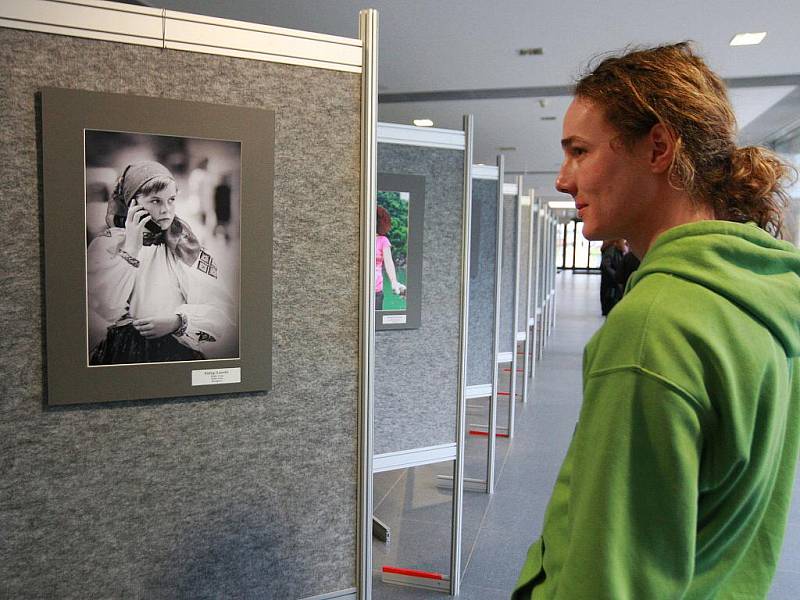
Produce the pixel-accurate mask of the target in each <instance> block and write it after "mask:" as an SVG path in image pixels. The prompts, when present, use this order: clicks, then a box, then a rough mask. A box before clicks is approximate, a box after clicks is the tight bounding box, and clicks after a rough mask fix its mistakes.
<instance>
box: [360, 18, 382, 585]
mask: <svg viewBox="0 0 800 600" xmlns="http://www.w3.org/2000/svg"><path fill="white" fill-rule="evenodd" d="M359 37H360V38H361V41H362V44H363V45H362V48H363V71H362V73H361V232H360V235H361V277H360V279H361V281H360V284H361V289H360V293H361V302H360V305H361V306H360V311H359V409H360V410H359V416H358V458H359V476H358V534H357V544H356V548H357V555H358V560H357V583H358V598H359V600H370V599H371V598H372V452H373V448H374V434H375V427H374V412H375V411H374V407H375V387H374V386H375V294H374V292H373V290H374V289H375V269H374V268H373V265H374V264H375V221H376V211H377V195H378V131H377V129H378V13H377V11H375V10H374V9H368V10H362V11H361V12H360V13H359Z"/></svg>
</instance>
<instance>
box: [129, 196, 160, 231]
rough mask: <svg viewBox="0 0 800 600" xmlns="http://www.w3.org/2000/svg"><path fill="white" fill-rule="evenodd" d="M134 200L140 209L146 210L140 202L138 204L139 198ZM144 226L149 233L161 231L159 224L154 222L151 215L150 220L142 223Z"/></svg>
mask: <svg viewBox="0 0 800 600" xmlns="http://www.w3.org/2000/svg"><path fill="white" fill-rule="evenodd" d="M134 202H135V203H136V206H138V207H139V208H141V209H142V210H147V209H146V208H144V207H143V206H142V205H141V204H139V200H138V199H136V200H134ZM144 227H145V229H147V231H149V232H150V233H161V226H159V224H158V223H156V222H155V221H154V220H153V218H152V216H151V218H150V220H149V221H148V222H147V223H145V224H144Z"/></svg>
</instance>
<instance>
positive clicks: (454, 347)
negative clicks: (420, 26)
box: [374, 143, 464, 454]
mask: <svg viewBox="0 0 800 600" xmlns="http://www.w3.org/2000/svg"><path fill="white" fill-rule="evenodd" d="M378 171H379V172H380V173H396V174H409V175H419V176H422V177H424V178H425V225H424V234H423V248H424V253H425V254H424V256H423V261H422V314H421V323H420V327H419V328H418V329H409V330H394V331H377V332H376V333H375V420H374V423H375V449H374V453H375V454H385V453H389V452H398V451H401V450H410V449H413V448H424V447H429V446H435V445H439V444H448V443H453V442H455V436H456V431H455V422H456V400H457V394H458V372H459V357H458V348H459V312H460V286H461V244H462V232H461V228H462V212H463V190H464V151H463V150H453V149H447V148H433V147H423V146H411V145H403V144H389V143H379V144H378Z"/></svg>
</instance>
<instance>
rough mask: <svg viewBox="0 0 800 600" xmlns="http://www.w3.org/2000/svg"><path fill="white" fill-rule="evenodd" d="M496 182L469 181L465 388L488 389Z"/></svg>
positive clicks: (496, 226) (494, 251)
mask: <svg viewBox="0 0 800 600" xmlns="http://www.w3.org/2000/svg"><path fill="white" fill-rule="evenodd" d="M498 185H499V182H498V181H497V180H491V179H473V180H472V228H471V229H472V236H471V243H470V282H469V323H468V330H467V336H468V340H469V341H468V344H467V385H468V386H474V385H491V383H492V376H493V365H494V349H493V346H494V320H495V296H496V293H495V292H496V290H495V280H496V277H495V276H496V272H497V236H498V233H499V232H498V223H497V212H498V211H497V195H498Z"/></svg>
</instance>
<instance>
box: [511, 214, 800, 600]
mask: <svg viewBox="0 0 800 600" xmlns="http://www.w3.org/2000/svg"><path fill="white" fill-rule="evenodd" d="M799 447H800V251H798V249H797V248H795V247H794V246H792V245H791V244H789V243H787V242H781V241H778V240H775V239H773V238H772V237H771V236H769V235H768V234H767V233H765V232H764V231H762V230H761V229H759V228H757V227H756V226H755V225H752V224H748V225H743V224H738V223H730V222H723V221H703V222H699V223H691V224H687V225H682V226H680V227H676V228H674V229H671V230H669V231H667V232H665V233H664V234H662V235H661V236H659V237H658V239H657V240H656V241H655V243H654V244H653V246H652V247H651V248H650V250H649V251H648V253H647V255H646V256H645V258H644V261H643V262H642V264H641V266H640V268H639V270H638V271H637V272H636V273H634V275H633V276H632V277H631V279H630V281H629V282H628V287H627V290H626V294H625V296H624V298H623V299H622V301H621V302H620V303H619V304H618V305H617V306H616V307H615V308H614V310H613V311H612V312H611V313H610V316H609V318H608V320H607V322H606V323H605V324H604V325H603V327H601V328H600V330H599V331H598V332H597V333H596V334H595V335H594V337H593V338H592V339H591V341H590V342H589V344H588V345H587V346H586V349H585V352H584V362H583V406H582V408H581V413H580V420H579V422H578V425H577V427H576V429H575V434H574V437H573V440H572V443H571V445H570V448H569V451H568V453H567V456H566V458H565V460H564V464H563V465H562V467H561V471H560V473H559V476H558V479H557V481H556V484H555V488H554V490H553V494H552V497H551V499H550V503H549V505H548V508H547V512H546V514H545V523H544V529H543V534H542V537H541V538H540V539H539V540H537V541H536V542H535V543H534V544H533V545H532V546H531V548H530V550H529V551H528V557H527V560H526V562H525V565H524V566H523V569H522V573H521V574H520V577H519V580H518V582H517V589H516V591H515V592H514V595H513V599H514V600H521V599H523V598H524V599H525V600H527V599H529V598H534V599H537V600H538V599H540V598H546V599H558V600H584V599H586V600H603V599H607V600H670V599H677V598H681V599H692V600H694V599H700V598H715V599H737V600H743V599H745V598H747V599H750V598H764V597H765V596H766V594H767V591H768V589H769V585H770V581H771V579H772V576H773V575H774V572H775V568H776V565H777V563H778V559H779V557H780V551H781V544H782V541H783V535H784V531H785V528H786V521H787V516H788V512H789V506H790V498H791V493H792V486H793V483H794V473H795V465H796V463H797V458H798V448H799Z"/></svg>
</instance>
